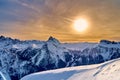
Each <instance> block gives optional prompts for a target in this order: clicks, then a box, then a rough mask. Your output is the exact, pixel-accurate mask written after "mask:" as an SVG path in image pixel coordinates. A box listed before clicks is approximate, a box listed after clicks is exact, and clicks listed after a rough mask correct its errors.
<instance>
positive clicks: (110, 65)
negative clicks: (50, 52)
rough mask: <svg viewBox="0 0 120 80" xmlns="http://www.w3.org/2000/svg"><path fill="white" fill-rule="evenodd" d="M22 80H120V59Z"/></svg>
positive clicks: (53, 71) (54, 71) (31, 75)
mask: <svg viewBox="0 0 120 80" xmlns="http://www.w3.org/2000/svg"><path fill="white" fill-rule="evenodd" d="M21 80H120V58H119V59H114V60H111V61H108V62H105V63H102V64H96V65H88V66H79V67H70V68H63V69H57V70H50V71H44V72H39V73H33V74H30V75H28V76H25V77H23V78H22V79H21Z"/></svg>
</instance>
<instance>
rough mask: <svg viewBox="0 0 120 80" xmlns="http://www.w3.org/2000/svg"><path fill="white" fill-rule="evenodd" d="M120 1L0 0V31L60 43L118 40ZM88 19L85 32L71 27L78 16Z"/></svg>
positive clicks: (13, 35)
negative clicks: (52, 39)
mask: <svg viewBox="0 0 120 80" xmlns="http://www.w3.org/2000/svg"><path fill="white" fill-rule="evenodd" d="M119 4H120V0H10V1H8V0H0V34H1V35H5V36H9V37H12V38H18V39H22V40H28V39H36V40H46V39H47V38H48V37H49V36H54V37H56V38H58V39H59V40H60V41H62V42H81V41H82V42H98V41H99V40H101V39H109V40H115V41H120V15H119V14H120V5H119ZM81 17H82V18H85V19H86V20H88V22H89V23H90V24H89V28H88V29H87V30H86V32H85V33H84V34H80V33H79V32H76V31H75V30H74V29H73V22H74V20H75V19H77V18H81Z"/></svg>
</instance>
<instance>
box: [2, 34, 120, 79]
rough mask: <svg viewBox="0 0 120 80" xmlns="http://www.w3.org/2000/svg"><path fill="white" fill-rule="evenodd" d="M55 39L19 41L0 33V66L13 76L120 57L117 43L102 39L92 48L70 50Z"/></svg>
mask: <svg viewBox="0 0 120 80" xmlns="http://www.w3.org/2000/svg"><path fill="white" fill-rule="evenodd" d="M61 44H62V43H60V42H59V41H58V40H57V39H55V38H53V37H50V38H49V39H48V40H47V41H35V40H33V41H20V40H17V39H11V38H6V37H4V36H1V37H0V70H1V69H2V70H5V71H6V72H7V73H8V74H9V76H10V77H11V79H12V80H19V79H20V78H22V77H23V76H25V75H28V74H30V73H33V72H39V71H44V70H50V69H57V68H64V67H70V66H79V65H89V64H98V63H102V62H105V61H108V60H112V59H115V58H119V57H120V43H119V42H111V41H107V40H101V41H100V43H98V44H96V45H95V46H94V47H92V48H85V49H84V50H73V49H72V50H70V49H68V48H67V47H63V46H61Z"/></svg>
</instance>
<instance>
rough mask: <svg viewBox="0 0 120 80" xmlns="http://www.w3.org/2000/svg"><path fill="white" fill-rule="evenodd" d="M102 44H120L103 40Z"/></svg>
mask: <svg viewBox="0 0 120 80" xmlns="http://www.w3.org/2000/svg"><path fill="white" fill-rule="evenodd" d="M100 43H101V44H118V43H119V42H115V41H109V40H101V41H100Z"/></svg>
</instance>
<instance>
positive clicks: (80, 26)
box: [73, 18, 88, 33]
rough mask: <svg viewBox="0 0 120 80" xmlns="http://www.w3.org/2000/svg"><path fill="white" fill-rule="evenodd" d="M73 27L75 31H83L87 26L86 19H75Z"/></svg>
mask: <svg viewBox="0 0 120 80" xmlns="http://www.w3.org/2000/svg"><path fill="white" fill-rule="evenodd" d="M73 27H74V29H75V30H76V31H77V32H80V33H83V32H85V31H86V30H87V28H88V21H87V20H86V19H84V18H79V19H76V20H75V21H74V24H73Z"/></svg>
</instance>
